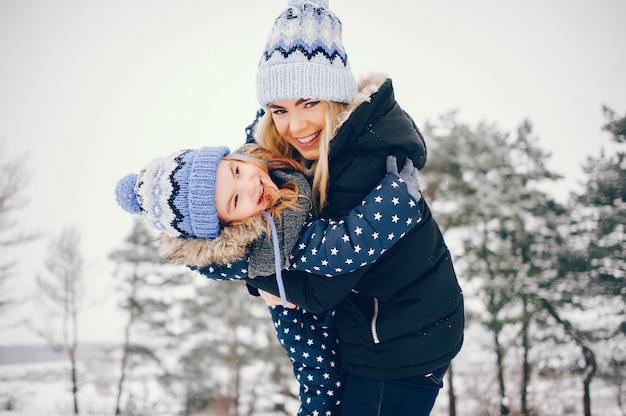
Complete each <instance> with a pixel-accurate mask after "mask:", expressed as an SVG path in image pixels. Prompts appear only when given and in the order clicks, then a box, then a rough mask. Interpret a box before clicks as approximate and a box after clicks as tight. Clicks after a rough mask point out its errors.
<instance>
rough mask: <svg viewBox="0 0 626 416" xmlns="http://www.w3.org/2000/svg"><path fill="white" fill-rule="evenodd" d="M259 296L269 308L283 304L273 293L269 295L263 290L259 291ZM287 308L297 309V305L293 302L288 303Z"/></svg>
mask: <svg viewBox="0 0 626 416" xmlns="http://www.w3.org/2000/svg"><path fill="white" fill-rule="evenodd" d="M259 295H261V297H262V298H263V300H264V301H265V303H266V304H267V306H282V302H281V301H280V298H279V297H278V296H274V295H272V294H271V293H268V292H266V291H264V290H261V289H259ZM286 307H287V308H289V309H295V308H296V305H295V304H293V303H291V302H287V306H286Z"/></svg>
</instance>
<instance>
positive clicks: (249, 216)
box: [116, 145, 421, 415]
mask: <svg viewBox="0 0 626 416" xmlns="http://www.w3.org/2000/svg"><path fill="white" fill-rule="evenodd" d="M268 161H269V162H268ZM409 165H410V164H409ZM389 170H390V173H389V175H387V176H386V177H385V178H384V179H383V180H382V181H381V182H380V184H379V187H377V189H376V190H374V191H372V193H371V194H370V195H368V197H366V198H365V199H364V200H363V202H362V205H361V206H359V207H358V208H357V209H355V210H353V211H352V212H351V213H350V215H349V216H347V217H345V218H344V219H343V220H341V221H338V222H333V223H331V224H328V223H323V222H317V223H314V224H309V225H308V227H307V231H310V230H316V233H317V235H318V237H314V236H312V235H311V234H309V237H312V238H309V243H308V244H312V245H317V244H318V241H317V240H321V239H323V238H325V239H326V240H327V241H333V242H334V244H335V245H336V246H337V247H338V250H345V249H346V248H349V249H350V250H351V251H353V252H354V253H353V254H352V255H350V256H343V255H342V256H338V255H332V254H331V255H328V256H325V255H321V256H314V257H316V261H318V262H319V266H320V267H319V269H315V270H316V272H317V273H318V274H323V275H329V276H333V275H336V274H341V273H348V272H351V271H353V270H355V269H357V268H359V267H363V266H365V265H368V264H371V263H372V262H374V261H375V260H376V259H377V258H378V257H379V256H380V254H382V253H383V252H384V251H385V250H387V249H388V248H389V247H391V246H392V245H393V244H395V243H396V242H397V241H398V240H399V239H400V237H401V236H402V234H403V233H404V232H406V231H407V230H409V229H410V228H411V227H413V225H414V224H415V223H417V222H419V221H420V220H421V215H420V212H419V210H418V209H417V205H416V202H417V200H418V199H419V198H420V194H419V192H418V190H417V188H416V187H414V186H412V187H410V188H409V187H408V186H407V185H406V184H405V183H404V182H405V180H408V181H409V182H410V183H412V184H414V183H415V176H414V175H415V174H416V171H415V170H414V169H412V167H408V168H406V169H404V170H403V171H402V172H400V173H398V172H397V168H396V163H395V159H393V158H392V159H391V160H390V164H389ZM408 192H412V195H411V194H410V193H408ZM116 196H117V200H118V202H119V204H120V205H121V206H122V208H124V209H125V210H127V211H129V212H131V213H137V214H141V216H142V218H143V220H144V221H145V222H146V223H147V224H148V225H150V226H151V227H153V228H155V229H157V230H158V231H161V232H162V234H161V238H160V249H161V254H162V256H163V257H164V258H165V259H166V260H168V261H170V262H174V263H180V264H185V265H188V266H192V268H198V269H200V270H201V271H202V272H203V274H205V275H208V276H209V277H211V278H214V279H217V280H225V279H241V278H244V277H248V278H254V277H256V276H263V275H272V274H276V276H277V280H278V283H277V285H278V287H280V286H281V285H280V274H281V269H282V268H288V267H293V268H304V267H306V266H308V265H309V264H310V261H309V260H307V259H306V258H304V256H300V257H298V258H294V257H293V256H292V251H293V250H294V246H295V242H296V241H297V238H298V235H299V233H300V230H301V228H303V226H304V225H305V222H306V221H307V220H308V219H309V211H310V207H311V205H310V196H311V189H310V185H309V183H308V182H307V180H306V177H305V176H304V175H303V173H302V167H301V166H300V164H299V163H297V162H295V161H294V160H292V159H287V158H275V157H273V156H272V155H271V154H270V153H268V152H267V151H265V150H264V149H262V148H260V147H258V146H254V145H248V146H246V147H244V148H242V149H241V150H240V151H239V153H237V154H229V150H228V148H225V147H217V148H211V147H205V148H202V149H199V150H186V151H182V152H177V153H175V154H173V155H170V156H168V157H165V158H160V159H156V160H154V161H152V162H150V163H149V164H148V165H147V166H146V167H145V168H144V169H143V170H142V171H141V172H140V173H139V174H138V175H136V174H131V175H127V176H126V177H124V178H122V179H121V180H120V181H119V182H118V185H117V188H116ZM264 213H266V214H265V215H264ZM274 220H275V222H276V223H277V224H278V227H275V222H274ZM268 231H269V232H268ZM270 232H271V235H272V239H271V240H270V239H268V238H267V237H266V236H265V234H268V235H270ZM373 235H378V236H380V237H378V238H376V240H377V241H378V242H377V243H376V248H375V249H373V250H372V251H370V252H367V251H366V250H360V249H359V248H357V247H358V246H359V244H362V240H363V239H364V238H365V237H364V236H367V238H368V239H371V238H373V237H372V236H373ZM383 236H384V238H383ZM306 245H307V244H303V245H302V246H300V248H299V249H300V250H306V249H305V247H306ZM368 245H370V246H371V244H369V243H368ZM279 292H280V291H279ZM282 301H283V305H282V306H274V307H271V308H270V312H271V315H272V319H273V321H274V324H275V327H276V331H277V335H278V338H279V340H280V341H281V344H282V345H283V347H284V348H285V351H286V352H287V354H288V356H289V357H290V359H291V361H292V363H293V367H294V373H295V375H296V377H297V379H298V381H299V383H300V399H301V408H300V411H299V413H298V414H300V415H315V414H319V415H336V414H337V409H338V406H339V404H340V401H341V393H342V388H343V386H342V384H341V373H340V368H339V365H338V363H337V356H336V355H337V351H336V348H337V345H336V344H337V337H336V335H335V332H334V323H333V319H334V312H333V311H327V312H325V313H322V314H319V315H318V314H312V313H309V312H307V311H306V310H304V309H300V308H297V309H289V308H285V307H284V306H286V305H287V303H286V300H285V298H284V294H283V297H282Z"/></svg>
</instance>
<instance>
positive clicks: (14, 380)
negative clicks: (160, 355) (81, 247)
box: [0, 330, 623, 416]
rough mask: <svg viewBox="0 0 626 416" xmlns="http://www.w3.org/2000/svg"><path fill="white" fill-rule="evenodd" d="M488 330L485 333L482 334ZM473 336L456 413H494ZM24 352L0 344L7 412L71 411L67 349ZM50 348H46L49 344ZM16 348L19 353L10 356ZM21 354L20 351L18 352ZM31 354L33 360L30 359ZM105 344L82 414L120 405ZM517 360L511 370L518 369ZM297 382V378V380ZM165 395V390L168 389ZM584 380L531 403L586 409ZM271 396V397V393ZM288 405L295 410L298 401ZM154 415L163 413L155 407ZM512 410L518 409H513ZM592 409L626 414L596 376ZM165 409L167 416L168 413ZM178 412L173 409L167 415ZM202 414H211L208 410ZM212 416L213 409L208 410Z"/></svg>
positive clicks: (92, 359)
mask: <svg viewBox="0 0 626 416" xmlns="http://www.w3.org/2000/svg"><path fill="white" fill-rule="evenodd" d="M483 335H484V334H483ZM467 336H468V338H467V339H468V341H467V342H466V345H465V347H464V349H463V350H462V352H461V354H460V355H459V356H458V358H457V360H456V361H455V364H456V367H455V369H454V371H455V393H456V395H457V415H458V416H475V415H481V416H483V415H485V416H488V415H495V414H497V413H496V412H495V409H497V394H496V393H495V392H496V385H497V384H496V382H495V379H494V375H493V370H492V367H493V364H492V362H493V357H492V355H491V354H490V352H489V350H488V348H486V347H485V345H482V344H481V343H482V342H484V341H485V340H486V338H484V337H482V338H481V334H478V333H476V331H475V330H472V331H468V332H467ZM21 349H22V350H23V353H24V354H25V355H22V356H23V358H19V357H18V356H19V350H18V351H16V349H15V348H14V349H11V350H7V347H0V352H2V356H1V357H0V405H2V406H5V405H6V404H7V402H8V399H12V400H13V403H14V404H13V406H14V409H13V410H10V411H7V410H6V409H0V415H2V416H67V415H71V414H72V413H73V412H72V401H71V387H70V382H69V376H68V374H69V372H68V364H67V362H66V361H67V360H66V359H65V360H64V358H63V356H62V355H55V354H50V353H45V352H42V351H38V352H37V351H34V350H31V349H28V348H21ZM44 349H45V348H44ZM11 354H14V355H13V356H11ZM15 354H17V355H15ZM28 357H30V360H31V361H30V362H25V360H27V359H28ZM110 357H111V354H110V352H109V353H107V352H106V348H104V347H103V346H99V348H98V347H97V346H91V348H84V349H83V357H82V359H81V360H80V363H79V377H80V391H79V408H80V413H81V414H82V415H89V416H105V415H107V416H109V415H113V414H114V409H115V393H116V388H115V381H116V371H115V370H116V369H117V364H116V362H115V361H114V360H113V359H111V358H110ZM515 365H518V364H514V363H513V362H512V363H511V364H510V367H511V368H510V370H514V369H513V367H515ZM508 377H509V378H510V381H507V388H508V389H509V390H517V389H518V387H517V384H516V383H515V380H516V379H519V374H516V373H515V371H512V372H511V374H509V375H508ZM131 382H132V383H135V387H137V386H138V384H137V383H139V384H140V385H141V388H140V389H137V390H139V391H142V392H143V394H144V396H143V397H140V395H138V396H137V398H136V400H137V403H136V405H137V407H138V408H141V405H142V403H141V402H142V401H145V403H150V402H152V403H153V402H154V401H155V396H156V395H161V394H162V391H161V389H160V387H159V386H158V384H157V382H156V380H154V378H153V377H149V376H148V377H143V379H141V380H133V381H131ZM294 383H295V381H294ZM511 393H512V396H511V401H512V403H513V407H514V408H515V407H517V404H518V403H519V399H518V398H517V394H518V392H517V391H511ZM447 394H448V392H447V388H444V390H443V391H442V392H441V396H440V398H439V400H438V402H437V405H436V407H435V409H434V410H433V412H432V416H445V415H447V414H448V398H447ZM163 396H165V395H163ZM581 396H582V382H581V378H580V376H579V375H572V376H569V377H554V378H553V379H541V380H538V379H537V378H534V379H533V380H532V382H531V388H530V391H529V398H528V400H529V403H531V404H532V405H535V406H538V407H539V409H538V410H539V413H538V414H539V415H542V416H543V415H545V416H566V415H567V416H569V415H582V414H583V413H582V400H581ZM266 399H268V398H266ZM292 405H293V406H288V408H289V409H290V410H291V409H293V414H295V413H296V406H297V403H292ZM149 414H150V415H151V416H160V415H159V414H158V413H155V412H151V413H149ZM512 414H513V413H512ZM592 414H594V415H601V416H623V414H622V413H621V412H620V411H619V409H618V406H617V403H616V398H615V389H614V388H611V387H610V386H605V385H603V383H602V380H600V379H598V378H596V379H594V382H593V384H592ZM161 415H163V416H166V415H167V414H166V413H162V414H161ZM167 416H174V415H167ZM203 416H207V415H206V414H203ZM209 416H210V415H209ZM255 416H278V415H275V414H269V413H256V414H255Z"/></svg>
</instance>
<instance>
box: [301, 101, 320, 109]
mask: <svg viewBox="0 0 626 416" xmlns="http://www.w3.org/2000/svg"><path fill="white" fill-rule="evenodd" d="M319 103H320V102H319V101H309V102H308V103H306V104H305V105H304V106H305V107H306V108H311V107H315V106H316V105H318V104H319Z"/></svg>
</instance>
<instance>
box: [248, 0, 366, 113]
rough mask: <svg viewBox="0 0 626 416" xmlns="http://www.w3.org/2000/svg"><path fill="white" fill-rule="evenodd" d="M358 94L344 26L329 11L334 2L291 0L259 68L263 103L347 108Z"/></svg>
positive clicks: (259, 90)
mask: <svg viewBox="0 0 626 416" xmlns="http://www.w3.org/2000/svg"><path fill="white" fill-rule="evenodd" d="M356 93H357V85H356V80H355V78H354V75H353V74H352V71H351V70H350V64H349V63H348V56H347V55H346V51H345V50H344V48H343V43H342V40H341V22H340V21H339V19H338V18H337V16H335V15H334V14H333V13H332V12H331V11H330V10H328V0H289V4H288V8H287V9H286V10H285V11H283V12H282V13H281V15H280V16H278V18H277V19H276V21H275V22H274V27H273V28H272V31H271V32H270V34H269V37H268V40H267V44H266V46H265V50H264V52H263V56H262V57H261V61H260V62H259V70H258V73H257V96H258V99H259V103H260V104H261V105H262V106H266V105H267V104H268V103H270V102H273V101H281V100H297V99H301V98H303V99H320V100H326V101H335V102H340V103H347V102H349V101H350V98H352V96H354V95H355V94H356Z"/></svg>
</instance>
